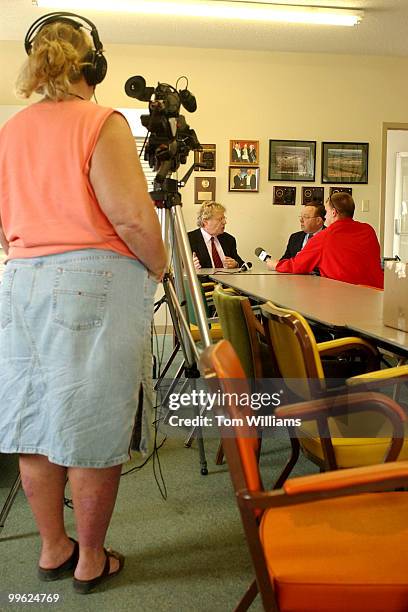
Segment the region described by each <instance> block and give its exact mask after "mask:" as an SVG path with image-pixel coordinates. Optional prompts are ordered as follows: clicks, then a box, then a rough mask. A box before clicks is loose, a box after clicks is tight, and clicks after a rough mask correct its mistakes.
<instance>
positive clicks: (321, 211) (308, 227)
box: [281, 202, 326, 260]
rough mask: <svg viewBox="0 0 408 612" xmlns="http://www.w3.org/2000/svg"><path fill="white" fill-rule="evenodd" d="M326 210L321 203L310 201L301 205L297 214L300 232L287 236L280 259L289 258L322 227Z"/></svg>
mask: <svg viewBox="0 0 408 612" xmlns="http://www.w3.org/2000/svg"><path fill="white" fill-rule="evenodd" d="M325 214H326V211H325V208H324V206H323V204H318V203H314V202H311V203H310V204H307V205H305V206H302V214H301V215H300V216H299V219H300V227H301V228H302V229H301V231H300V232H295V233H294V234H291V235H290V236H289V240H288V244H287V246H286V251H285V252H284V254H283V255H282V257H281V260H282V259H291V258H292V257H295V256H296V255H297V253H299V251H301V250H302V249H303V247H304V246H305V245H306V244H307V242H308V240H310V238H311V237H312V236H314V235H315V234H317V233H318V232H320V231H321V230H322V229H324V217H325Z"/></svg>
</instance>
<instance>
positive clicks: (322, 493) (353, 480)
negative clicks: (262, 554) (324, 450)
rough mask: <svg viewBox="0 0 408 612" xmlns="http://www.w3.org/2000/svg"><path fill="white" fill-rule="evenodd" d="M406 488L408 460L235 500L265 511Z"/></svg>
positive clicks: (294, 482)
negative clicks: (277, 507) (346, 496)
mask: <svg viewBox="0 0 408 612" xmlns="http://www.w3.org/2000/svg"><path fill="white" fill-rule="evenodd" d="M407 485H408V461H398V462H396V461H393V462H391V463H382V464H379V465H370V466H365V467H359V468H348V469H347V470H337V471H334V472H325V473H323V474H313V475H311V476H299V477H298V478H290V479H289V480H287V481H286V482H285V483H284V485H283V487H282V489H277V490H274V491H265V492H263V491H256V492H250V491H240V492H239V493H238V494H237V497H238V502H239V504H240V506H241V507H245V506H246V508H250V509H251V510H255V509H261V510H266V509H268V508H273V507H276V506H287V505H291V504H300V503H308V502H312V501H318V500H320V499H328V498H335V497H343V496H345V495H356V494H359V493H365V492H372V491H376V492H378V491H389V490H393V489H397V488H399V487H406V486H407Z"/></svg>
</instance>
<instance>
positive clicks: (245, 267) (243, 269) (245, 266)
mask: <svg viewBox="0 0 408 612" xmlns="http://www.w3.org/2000/svg"><path fill="white" fill-rule="evenodd" d="M251 268H252V262H251V261H245V262H244V263H243V264H242V266H241V267H240V269H239V271H240V272H248V270H250V269H251Z"/></svg>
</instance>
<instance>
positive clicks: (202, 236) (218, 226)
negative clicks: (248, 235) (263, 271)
mask: <svg viewBox="0 0 408 612" xmlns="http://www.w3.org/2000/svg"><path fill="white" fill-rule="evenodd" d="M225 224H226V219H225V208H224V206H222V205H221V204H218V203H217V202H212V201H211V202H204V204H203V205H202V206H201V208H200V211H199V213H198V216H197V225H198V229H196V230H193V231H192V232H188V239H189V241H190V246H191V250H192V252H193V261H194V266H195V268H196V270H199V269H200V268H239V267H240V266H242V264H243V263H244V261H243V260H242V259H241V257H240V256H239V255H238V253H237V243H236V240H235V238H234V236H231V234H227V232H225V231H224V228H225Z"/></svg>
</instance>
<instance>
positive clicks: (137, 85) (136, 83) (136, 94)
mask: <svg viewBox="0 0 408 612" xmlns="http://www.w3.org/2000/svg"><path fill="white" fill-rule="evenodd" d="M125 92H126V95H127V96H129V97H130V98H136V100H141V101H142V102H150V98H151V97H152V95H153V94H154V87H146V80H145V79H144V78H143V77H142V76H132V77H130V78H129V79H128V80H127V81H126V83H125Z"/></svg>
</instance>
